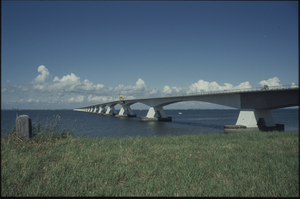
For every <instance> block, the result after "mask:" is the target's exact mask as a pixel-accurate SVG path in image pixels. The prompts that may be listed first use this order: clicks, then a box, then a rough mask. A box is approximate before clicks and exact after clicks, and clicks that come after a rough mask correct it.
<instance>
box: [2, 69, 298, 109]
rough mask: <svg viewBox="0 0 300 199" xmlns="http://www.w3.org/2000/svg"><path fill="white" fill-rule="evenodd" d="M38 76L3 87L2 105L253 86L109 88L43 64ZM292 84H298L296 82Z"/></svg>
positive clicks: (66, 104)
mask: <svg viewBox="0 0 300 199" xmlns="http://www.w3.org/2000/svg"><path fill="white" fill-rule="evenodd" d="M37 71H38V73H39V74H38V75H37V76H36V78H35V79H34V80H33V81H32V82H28V83H25V84H21V85H14V84H12V83H11V82H10V83H9V84H8V85H7V86H5V87H3V88H1V96H2V107H3V108H9V109H10V108H11V107H14V106H15V104H16V103H20V102H21V103H23V105H24V108H45V109H46V108H50V107H51V108H55V107H57V108H77V107H81V106H87V105H91V104H98V103H103V102H108V101H113V100H118V96H119V94H121V95H123V96H124V97H125V99H135V98H146V97H156V96H166V95H180V94H195V93H200V92H209V91H222V90H231V89H244V88H252V86H251V85H250V83H249V81H245V82H242V83H240V84H239V85H237V86H234V85H232V84H230V83H224V85H219V84H218V83H217V82H215V81H214V82H208V81H205V80H202V79H200V80H199V81H198V82H195V83H193V84H191V85H190V86H189V87H187V88H181V87H172V86H169V85H165V86H164V87H163V90H162V91H161V90H159V89H152V88H150V87H148V86H147V85H146V83H145V81H144V80H142V79H141V78H138V79H137V81H136V82H135V85H127V86H126V85H118V86H117V87H109V86H105V85H103V84H94V83H93V82H91V81H89V80H88V79H85V80H83V81H82V80H80V77H78V76H77V75H75V74H74V73H70V74H68V75H65V76H63V77H61V78H59V77H57V76H55V77H54V78H53V80H52V81H51V80H50V81H49V79H50V78H51V74H50V72H49V70H48V69H47V68H46V67H45V66H44V65H40V66H39V67H38V69H37ZM279 82H280V80H279V78H278V77H273V78H270V79H268V80H262V81H261V82H259V83H258V84H259V85H261V86H264V85H268V86H280V84H279ZM292 85H294V86H295V84H294V83H292Z"/></svg>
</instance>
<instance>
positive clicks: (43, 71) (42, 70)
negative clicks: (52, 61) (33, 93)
mask: <svg viewBox="0 0 300 199" xmlns="http://www.w3.org/2000/svg"><path fill="white" fill-rule="evenodd" d="M37 71H38V72H39V73H41V74H39V75H38V76H37V77H36V78H35V81H36V82H45V81H46V79H47V78H49V77H50V73H49V71H48V69H47V68H46V67H45V66H44V65H40V66H39V67H38V70H37Z"/></svg>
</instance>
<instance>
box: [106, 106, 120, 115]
mask: <svg viewBox="0 0 300 199" xmlns="http://www.w3.org/2000/svg"><path fill="white" fill-rule="evenodd" d="M110 110H112V113H110ZM116 114H117V112H116V109H115V105H110V106H109V107H108V108H107V110H106V112H105V113H104V115H116Z"/></svg>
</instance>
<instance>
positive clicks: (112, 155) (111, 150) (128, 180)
mask: <svg viewBox="0 0 300 199" xmlns="http://www.w3.org/2000/svg"><path fill="white" fill-rule="evenodd" d="M1 195H2V196H299V132H256V133H241V134H229V135H224V134H223V135H185V136H165V137H149V138H141V137H134V138H133V137H128V138H97V139H94V138H85V137H73V136H70V135H66V134H64V136H52V138H51V139H38V138H34V139H32V140H31V141H28V142H22V141H20V140H18V139H16V138H14V137H13V134H11V135H10V136H9V137H8V138H5V139H1Z"/></svg>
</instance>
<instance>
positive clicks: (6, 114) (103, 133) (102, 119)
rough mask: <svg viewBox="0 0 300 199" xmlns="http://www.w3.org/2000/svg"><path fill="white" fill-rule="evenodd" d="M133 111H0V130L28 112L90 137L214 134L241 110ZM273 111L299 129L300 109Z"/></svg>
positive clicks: (277, 118)
mask: <svg viewBox="0 0 300 199" xmlns="http://www.w3.org/2000/svg"><path fill="white" fill-rule="evenodd" d="M133 111H134V113H135V114H136V115H137V117H136V118H116V117H114V116H104V115H97V114H92V113H85V112H78V111H73V110H20V111H16V110H1V132H2V131H4V132H6V131H9V130H10V129H11V127H12V126H13V125H14V124H15V120H16V114H18V115H29V117H30V118H31V121H32V123H33V124H37V123H38V122H41V123H42V124H45V123H46V121H48V123H49V122H51V121H54V119H55V117H58V116H59V118H60V120H59V125H63V126H64V127H65V128H66V130H73V129H74V130H73V132H74V135H85V136H87V137H126V136H141V137H149V136H164V135H185V134H215V133H224V125H230V124H235V123H236V120H237V118H238V115H239V110H165V112H166V114H167V115H168V116H170V117H172V119H173V121H172V122H141V121H140V117H144V116H146V114H147V111H148V110H133ZM179 112H181V113H182V114H178V113H179ZM271 112H272V115H273V119H274V122H275V123H279V124H284V125H285V131H299V110H298V109H278V110H272V111H271ZM57 115H58V116H57ZM1 134H2V133H1Z"/></svg>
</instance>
